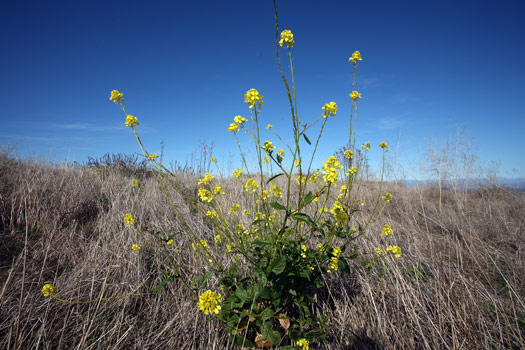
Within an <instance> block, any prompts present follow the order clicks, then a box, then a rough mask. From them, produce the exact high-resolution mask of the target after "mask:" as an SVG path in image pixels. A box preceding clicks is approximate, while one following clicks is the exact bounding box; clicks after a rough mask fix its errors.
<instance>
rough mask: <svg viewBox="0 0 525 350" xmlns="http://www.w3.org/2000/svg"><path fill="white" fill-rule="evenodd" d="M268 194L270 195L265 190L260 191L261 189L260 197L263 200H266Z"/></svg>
mask: <svg viewBox="0 0 525 350" xmlns="http://www.w3.org/2000/svg"><path fill="white" fill-rule="evenodd" d="M269 196H270V195H269V193H268V191H266V190H262V191H261V199H262V200H263V201H264V200H267V199H268V197H269Z"/></svg>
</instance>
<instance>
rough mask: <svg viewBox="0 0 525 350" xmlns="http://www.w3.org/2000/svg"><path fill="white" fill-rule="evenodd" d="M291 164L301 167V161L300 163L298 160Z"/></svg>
mask: <svg viewBox="0 0 525 350" xmlns="http://www.w3.org/2000/svg"><path fill="white" fill-rule="evenodd" d="M293 164H294V165H295V166H301V161H300V160H299V159H296V160H295V161H294V162H293Z"/></svg>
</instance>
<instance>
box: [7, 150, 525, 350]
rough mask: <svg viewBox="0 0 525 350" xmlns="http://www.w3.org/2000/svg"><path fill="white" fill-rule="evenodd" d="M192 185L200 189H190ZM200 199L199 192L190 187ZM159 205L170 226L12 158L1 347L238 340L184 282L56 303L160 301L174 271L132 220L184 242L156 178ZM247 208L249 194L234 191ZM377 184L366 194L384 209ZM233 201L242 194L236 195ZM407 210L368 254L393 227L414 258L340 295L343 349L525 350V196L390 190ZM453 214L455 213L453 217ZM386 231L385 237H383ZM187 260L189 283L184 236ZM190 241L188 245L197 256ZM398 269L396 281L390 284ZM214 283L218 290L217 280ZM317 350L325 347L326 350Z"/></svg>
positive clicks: (85, 181)
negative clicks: (136, 247)
mask: <svg viewBox="0 0 525 350" xmlns="http://www.w3.org/2000/svg"><path fill="white" fill-rule="evenodd" d="M186 180H187V181H188V184H190V183H193V184H195V183H196V180H195V179H186ZM188 186H189V187H192V186H193V185H188ZM144 187H145V193H147V198H148V200H149V201H150V202H151V203H155V207H156V208H157V209H158V210H159V211H160V214H161V216H163V217H164V219H165V220H160V219H159V218H158V217H156V216H155V215H154V214H153V212H152V211H151V209H150V208H148V206H147V205H146V203H145V202H144V201H142V200H140V197H138V196H137V195H136V194H134V193H133V191H132V190H131V187H130V178H127V177H125V176H123V175H121V174H120V173H118V172H113V173H110V174H106V175H105V176H104V177H101V176H97V175H93V174H92V173H90V172H89V169H86V168H82V167H77V168H71V167H49V166H45V165H43V164H40V163H36V162H22V161H19V160H16V159H10V158H9V157H7V156H6V155H5V154H2V155H0V196H1V197H0V217H1V221H0V234H1V237H2V239H1V244H0V258H1V259H0V265H1V266H0V274H1V286H2V289H1V294H0V304H1V308H0V322H1V323H0V347H1V348H3V349H224V348H227V347H228V338H227V335H226V334H225V333H224V332H223V331H221V328H220V325H219V324H218V322H216V321H211V320H210V319H209V317H205V316H204V315H203V314H202V313H200V312H197V311H198V310H197V308H196V304H195V301H193V300H191V297H192V296H191V295H189V294H188V293H187V292H186V291H185V290H184V289H183V288H182V287H181V286H180V284H179V283H178V282H177V281H175V282H173V283H171V284H169V285H168V286H167V288H166V289H164V291H165V292H166V293H172V294H180V295H182V296H184V297H185V298H175V297H168V296H146V297H128V298H122V299H112V300H109V301H100V302H94V303H91V304H74V305H73V304H64V303H59V302H57V301H56V300H53V299H49V298H44V297H43V296H42V294H41V292H40V290H41V288H42V285H43V284H45V283H53V284H54V285H55V286H57V287H58V288H59V289H58V292H57V294H58V295H59V296H61V297H63V298H65V299H73V300H89V299H100V298H102V297H107V296H113V295H122V294H126V293H136V292H139V293H140V292H150V291H151V290H153V288H154V287H155V285H156V284H157V283H159V281H161V279H162V276H161V275H160V274H159V273H158V271H159V268H160V267H161V266H162V262H160V261H159V260H158V259H157V258H156V257H155V256H154V255H152V254H150V253H148V250H147V249H143V250H141V251H140V254H137V253H136V252H133V251H132V250H131V249H130V246H131V245H132V244H133V243H136V242H137V241H138V240H139V236H138V234H137V233H136V232H134V231H132V230H130V229H127V228H126V227H125V226H124V224H123V222H122V217H123V214H124V213H125V212H128V211H130V212H133V213H134V215H136V216H137V218H138V220H139V221H140V222H141V223H148V225H150V226H152V227H155V228H158V229H159V230H163V231H164V232H176V231H178V230H179V229H180V225H179V224H178V223H177V221H176V219H175V217H174V215H173V212H172V211H171V210H170V208H169V206H168V205H167V203H166V200H165V199H164V197H163V195H162V193H161V191H159V190H158V187H157V186H156V184H155V182H154V179H153V178H152V177H146V178H145V179H144ZM223 187H225V189H226V190H227V193H230V195H229V197H227V198H228V199H227V200H228V201H231V203H235V202H237V201H239V197H238V196H236V194H235V193H236V191H234V190H233V189H234V187H235V184H234V182H232V181H226V182H225V183H224V185H223ZM374 187H375V185H373V184H368V185H367V186H364V187H362V188H361V195H362V197H363V198H364V200H365V202H366V201H372V196H373V193H377V192H374V190H373V188H374ZM228 189H230V191H228ZM389 190H390V192H392V194H393V196H394V199H393V200H392V203H391V205H390V206H388V207H387V210H385V212H384V214H383V218H382V219H381V220H380V221H378V222H377V223H375V224H374V225H373V226H372V227H371V231H370V233H371V234H370V236H371V240H370V241H367V240H361V241H360V247H361V250H362V252H370V251H373V249H374V247H376V246H377V245H378V244H379V241H380V237H379V234H376V233H379V232H380V231H381V226H382V224H383V223H385V222H388V223H389V224H390V225H391V226H392V228H393V229H394V239H395V241H396V244H397V245H399V246H401V247H402V249H403V257H402V258H401V259H392V260H385V261H384V262H381V263H379V262H372V266H371V271H372V273H371V274H369V273H367V269H366V268H365V267H364V266H363V264H359V263H356V264H355V266H353V267H352V269H353V271H354V274H353V277H352V278H349V279H346V280H345V281H342V282H341V283H338V284H337V285H335V286H333V288H332V290H331V293H332V294H333V296H334V297H335V301H334V302H333V303H331V304H330V307H327V308H325V309H323V310H321V312H323V313H324V314H326V315H328V317H329V319H330V322H331V325H332V326H333V328H331V330H330V334H329V339H330V344H329V345H328V346H322V348H330V349H509V348H510V349H523V348H524V347H525V340H524V338H523V337H524V335H525V305H524V303H525V300H524V299H525V298H524V296H525V283H524V279H525V262H524V259H523V253H522V251H523V248H524V245H525V195H524V194H522V193H516V192H512V191H510V190H507V189H504V188H484V189H481V190H479V191H476V192H472V193H469V194H458V193H452V192H446V191H445V192H444V193H443V194H442V195H441V200H442V205H441V206H440V205H439V200H440V196H439V194H438V193H437V192H436V191H435V190H432V189H422V188H404V187H393V186H391V187H390V188H389ZM175 204H176V206H177V208H178V209H179V211H180V212H182V213H183V215H184V216H185V217H186V221H187V222H189V223H191V225H192V227H193V229H194V230H195V231H196V232H199V233H200V234H201V235H202V237H203V238H205V239H208V240H211V239H212V237H213V231H212V229H211V228H210V226H209V225H208V224H207V223H206V220H204V219H203V218H202V216H201V215H199V214H197V213H195V212H193V211H192V210H191V209H190V206H189V205H188V203H186V202H185V201H184V200H183V199H182V197H181V196H177V200H176V203H175ZM440 208H441V209H440ZM374 232H375V233H374ZM175 240H176V242H177V243H178V244H179V254H177V259H179V261H180V262H182V264H183V266H185V269H186V271H187V272H188V273H190V274H194V275H198V274H200V273H202V269H203V267H202V266H200V265H199V263H198V260H197V259H196V258H195V256H194V254H193V252H192V251H191V247H190V246H189V245H188V243H187V240H185V239H184V237H183V236H182V235H179V236H177V237H176V238H175ZM183 242H184V243H183ZM383 269H385V271H386V273H385V274H384V277H381V274H380V273H376V272H378V271H381V270H383ZM211 283H212V284H213V283H214V281H211ZM311 348H316V346H312V347H311Z"/></svg>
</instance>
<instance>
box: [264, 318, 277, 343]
mask: <svg viewBox="0 0 525 350" xmlns="http://www.w3.org/2000/svg"><path fill="white" fill-rule="evenodd" d="M261 333H262V335H263V337H264V338H265V339H266V340H268V341H269V342H270V343H272V344H274V345H277V344H279V343H280V342H281V333H279V332H278V331H276V330H274V329H273V328H272V325H271V324H270V322H264V323H263V325H262V327H261Z"/></svg>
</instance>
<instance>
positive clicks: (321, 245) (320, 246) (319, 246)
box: [317, 243, 324, 252]
mask: <svg viewBox="0 0 525 350" xmlns="http://www.w3.org/2000/svg"><path fill="white" fill-rule="evenodd" d="M317 249H319V251H320V252H324V246H323V244H322V243H319V244H318V245H317Z"/></svg>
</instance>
